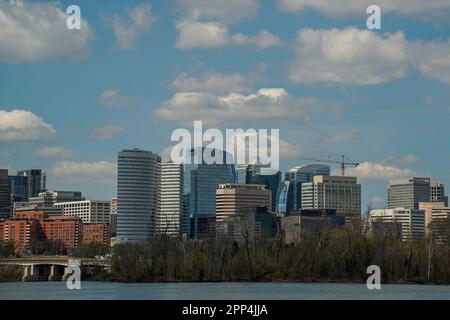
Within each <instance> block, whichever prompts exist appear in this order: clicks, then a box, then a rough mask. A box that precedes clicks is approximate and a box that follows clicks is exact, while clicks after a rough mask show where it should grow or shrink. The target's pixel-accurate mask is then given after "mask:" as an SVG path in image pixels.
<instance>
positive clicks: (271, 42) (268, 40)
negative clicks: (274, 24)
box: [232, 30, 280, 49]
mask: <svg viewBox="0 0 450 320" xmlns="http://www.w3.org/2000/svg"><path fill="white" fill-rule="evenodd" d="M232 42H233V43H234V44H242V45H254V46H256V47H257V48H259V49H267V48H270V47H274V46H277V45H279V44H280V38H278V37H277V36H276V35H274V34H272V33H270V32H269V31H267V30H261V31H259V33H258V34H257V35H256V36H254V37H249V36H246V35H244V34H242V33H237V34H235V35H233V39H232Z"/></svg>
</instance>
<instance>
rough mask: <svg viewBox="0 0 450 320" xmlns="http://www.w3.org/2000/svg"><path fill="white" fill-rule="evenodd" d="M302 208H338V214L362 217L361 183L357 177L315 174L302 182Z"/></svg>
mask: <svg viewBox="0 0 450 320" xmlns="http://www.w3.org/2000/svg"><path fill="white" fill-rule="evenodd" d="M302 209H336V212H337V214H338V215H344V216H346V217H349V218H351V217H356V218H359V217H361V185H360V184H358V182H357V179H356V178H355V177H341V176H315V177H314V178H313V182H306V183H303V184H302Z"/></svg>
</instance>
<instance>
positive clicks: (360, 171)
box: [346, 162, 416, 181]
mask: <svg viewBox="0 0 450 320" xmlns="http://www.w3.org/2000/svg"><path fill="white" fill-rule="evenodd" d="M415 174H416V173H415V172H414V171H413V170H410V169H402V168H397V167H393V166H386V165H383V164H381V163H375V162H363V163H361V164H360V165H359V166H358V167H357V168H347V169H346V175H348V176H356V177H358V178H362V179H368V180H380V181H388V180H390V179H396V178H406V177H412V176H414V175H415Z"/></svg>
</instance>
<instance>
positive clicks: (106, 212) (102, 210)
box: [54, 200, 111, 224]
mask: <svg viewBox="0 0 450 320" xmlns="http://www.w3.org/2000/svg"><path fill="white" fill-rule="evenodd" d="M54 206H55V207H56V208H62V209H63V215H65V216H76V217H80V218H81V220H82V221H83V223H100V224H109V222H110V214H111V212H110V211H111V203H110V202H109V201H99V200H83V201H72V202H59V203H55V205H54Z"/></svg>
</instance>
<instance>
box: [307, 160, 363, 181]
mask: <svg viewBox="0 0 450 320" xmlns="http://www.w3.org/2000/svg"><path fill="white" fill-rule="evenodd" d="M300 159H302V160H309V161H316V162H325V163H337V164H340V165H341V176H343V177H344V176H345V166H353V167H355V168H356V167H358V166H359V163H358V162H346V161H345V156H344V155H343V156H342V158H341V160H333V159H330V158H329V157H328V159H318V158H310V157H301V158H300Z"/></svg>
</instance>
